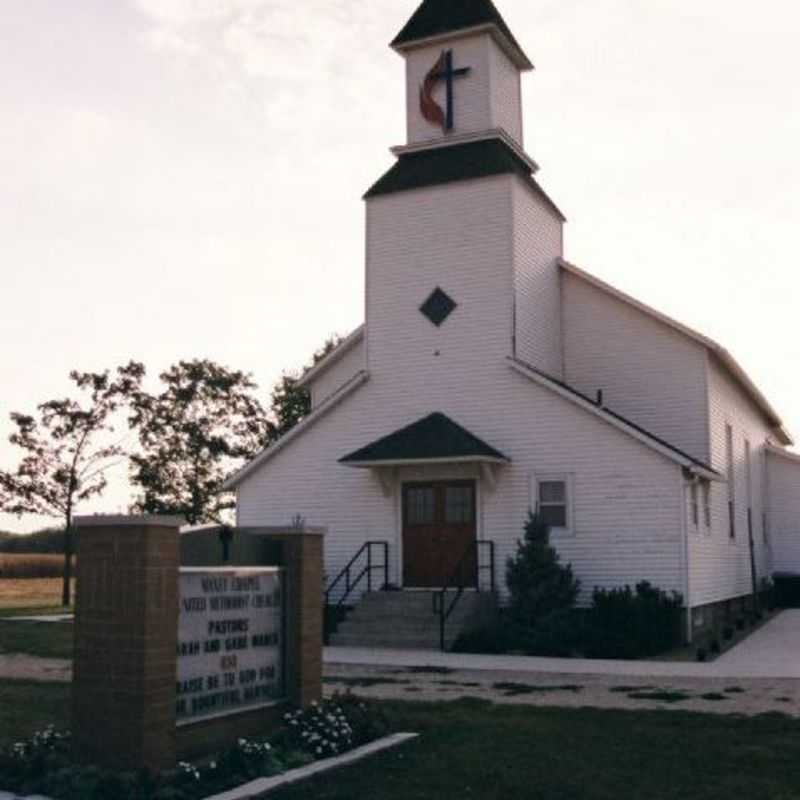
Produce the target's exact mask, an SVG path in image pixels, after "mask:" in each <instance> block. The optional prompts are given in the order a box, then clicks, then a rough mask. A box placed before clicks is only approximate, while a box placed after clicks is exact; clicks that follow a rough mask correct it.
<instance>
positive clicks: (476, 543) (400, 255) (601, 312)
mask: <svg viewBox="0 0 800 800" xmlns="http://www.w3.org/2000/svg"><path fill="white" fill-rule="evenodd" d="M392 47H393V48H394V50H395V51H397V53H399V54H400V55H401V56H402V57H403V58H404V59H405V65H406V105H407V143H406V144H405V145H402V146H399V147H395V148H394V149H393V151H392V152H393V154H394V155H395V156H396V163H395V164H394V166H392V167H391V169H389V171H388V172H387V173H386V174H385V175H384V176H383V177H382V178H380V180H378V181H377V183H375V184H374V186H372V188H371V189H369V191H367V193H366V195H365V202H366V214H367V226H366V236H367V247H366V319H365V323H364V325H363V326H362V327H360V328H359V329H358V330H356V331H355V332H353V333H352V334H351V335H350V336H349V337H348V338H347V339H346V340H345V341H344V342H343V343H342V344H341V345H340V346H339V347H338V349H336V350H335V351H334V352H332V353H331V354H330V355H329V356H328V357H327V358H326V359H324V360H323V361H322V362H321V363H319V364H318V365H317V366H316V367H315V368H314V369H312V370H310V371H309V372H308V373H307V374H306V375H305V377H304V378H303V384H304V385H305V386H306V387H307V388H308V390H309V391H310V393H311V397H312V405H313V410H312V413H311V414H310V416H309V417H307V418H306V419H305V420H304V421H303V422H302V423H301V424H300V425H298V426H297V428H295V429H294V430H293V431H292V432H291V433H290V434H289V435H287V436H286V437H285V438H284V439H283V440H281V441H280V442H279V443H278V444H277V445H275V446H273V447H270V448H269V449H268V450H266V451H264V452H263V453H262V454H261V455H260V456H259V457H257V458H256V459H255V460H254V461H253V462H252V463H250V464H248V465H247V466H246V467H245V468H244V469H242V470H241V471H240V472H239V473H238V474H236V475H235V476H233V477H232V478H231V479H230V481H229V482H228V484H227V488H229V489H235V490H236V493H237V499H238V503H237V508H238V524H239V525H242V526H252V527H257V526H269V525H281V524H284V525H285V524H286V523H287V522H288V521H289V520H291V519H292V518H294V517H295V516H296V515H298V514H300V515H302V516H303V517H304V518H305V519H306V521H307V522H308V523H309V524H312V525H320V526H325V527H327V529H328V535H327V538H326V541H325V570H326V573H327V576H328V579H329V582H331V581H334V580H335V579H336V578H337V576H340V575H341V574H343V573H342V570H344V568H345V567H346V566H347V565H348V564H349V563H350V562H351V561H352V560H353V559H355V558H356V557H357V556H358V557H359V558H361V559H362V561H361V562H360V566H358V569H357V570H356V571H355V572H354V573H353V577H355V575H356V574H357V573H358V572H360V571H361V569H362V568H363V566H365V565H366V564H369V565H371V566H372V567H373V571H374V568H375V566H376V565H378V564H379V565H380V570H379V572H378V573H377V574H376V575H375V576H373V575H372V572H370V576H371V577H372V582H371V588H372V589H373V590H375V589H381V588H384V585H389V586H391V588H393V589H402V590H409V589H415V590H419V589H429V590H430V589H432V588H434V587H443V586H446V585H453V582H454V580H455V576H456V575H458V574H461V575H462V576H463V574H464V569H465V565H466V570H467V573H468V576H469V577H468V580H467V583H468V585H470V586H473V587H475V588H481V589H486V588H488V587H495V588H496V589H497V595H498V597H499V598H500V600H501V601H502V599H503V597H504V595H505V586H504V572H505V569H504V565H505V561H506V559H507V557H508V556H509V555H511V554H512V553H513V552H514V549H515V545H516V542H517V540H518V539H519V538H520V536H521V532H522V527H523V524H524V522H525V519H526V517H527V514H528V510H529V509H532V508H533V509H538V512H539V513H540V514H541V515H542V516H543V517H544V518H545V519H546V521H547V522H548V523H550V525H551V526H552V542H553V544H554V545H555V546H556V547H557V549H558V551H559V552H560V554H561V556H562V559H563V560H564V561H566V562H570V563H571V564H572V565H573V568H574V570H575V572H576V574H577V576H578V577H579V578H580V579H581V582H582V587H583V589H584V591H585V592H586V593H587V594H590V593H591V591H592V589H593V588H594V587H596V586H597V587H606V588H611V587H617V586H624V585H625V584H631V585H634V584H636V583H638V582H639V581H642V580H648V581H650V582H652V583H653V584H656V585H657V586H659V587H660V588H663V589H666V590H675V591H678V592H680V593H681V594H682V596H683V598H684V602H685V605H686V609H687V614H686V622H687V625H686V632H687V638H690V637H691V633H692V630H693V629H697V628H699V627H701V626H703V625H704V624H706V622H705V621H706V620H707V619H708V618H709V617H710V610H711V609H713V608H714V607H718V606H719V604H721V603H724V602H726V601H728V600H731V599H734V598H738V597H742V596H744V595H747V594H749V593H751V592H752V589H753V584H754V580H755V579H760V578H761V577H764V576H768V575H770V574H771V573H772V572H773V571H774V570H776V569H798V568H800V545H798V542H800V536H798V534H797V531H796V529H795V528H794V527H792V526H793V524H794V523H793V522H792V520H793V519H794V515H792V514H789V513H788V511H789V510H791V509H792V508H794V507H796V506H798V498H800V460H798V458H797V457H796V456H793V455H791V454H790V453H788V451H786V450H785V447H786V446H787V445H789V444H791V439H790V437H789V435H788V433H787V432H786V431H785V430H784V427H783V425H782V422H781V420H780V418H779V416H778V414H777V413H776V412H775V410H774V409H773V408H772V407H771V406H770V404H769V403H768V402H767V400H766V399H765V398H764V396H763V395H762V394H761V393H760V392H759V390H758V389H757V388H756V386H755V385H754V384H753V383H752V382H751V380H750V379H749V378H748V377H747V375H746V374H745V373H744V371H743V370H742V369H741V368H740V367H739V365H738V364H737V363H736V361H734V359H733V358H732V357H731V356H730V355H729V354H728V353H727V351H725V350H724V349H723V348H722V347H720V346H719V345H717V344H716V343H714V342H713V341H711V340H709V339H707V338H706V337H704V336H702V335H701V334H699V333H696V332H695V331H692V330H690V329H688V328H687V327H685V326H684V325H681V324H680V323H678V322H675V321H674V320H671V319H669V318H667V317H666V316H664V315H662V314H660V313H658V312H657V311H654V310H653V309H651V308H648V307H647V306H645V305H643V304H642V303H640V302H638V301H636V300H635V299H633V298H631V297H628V296H626V295H625V294H623V293H622V292H620V291H618V290H616V289H614V288H612V287H611V286H609V285H607V284H605V283H603V282H601V281H600V280H598V279H597V278H594V277H593V276H592V275H590V274H588V273H586V272H584V271H583V270H581V269H579V268H578V267H576V266H574V265H572V264H570V263H568V262H567V261H565V260H564V253H563V229H564V224H565V218H564V215H563V214H562V212H561V211H560V210H559V208H558V206H557V205H556V204H555V202H554V201H553V200H552V199H551V198H550V197H549V196H548V195H547V194H546V192H545V191H544V189H543V188H542V187H541V185H540V184H539V182H538V180H537V178H536V175H537V172H538V167H537V165H536V163H535V162H534V160H533V159H532V158H531V156H529V155H528V154H527V153H526V152H525V149H524V142H523V125H522V107H521V92H520V84H521V78H522V75H523V73H525V72H527V71H530V70H531V69H532V64H531V61H530V60H529V58H528V56H527V55H526V53H525V52H524V51H523V49H522V47H521V45H520V44H519V42H518V41H517V39H516V38H515V37H514V35H513V34H512V32H511V30H510V29H509V27H508V26H507V24H506V23H505V22H504V20H503V18H502V17H501V15H500V13H499V12H498V10H497V9H496V8H495V6H494V5H493V4H492V2H491V0H425V2H424V3H423V4H422V5H421V6H420V7H419V8H418V9H417V11H416V12H415V13H414V14H413V16H412V17H411V19H410V20H409V22H408V23H407V24H406V25H405V27H404V28H403V29H402V31H401V32H400V33H399V35H398V36H397V37H396V38H395V40H394V41H393V42H392ZM655 277H656V276H654V278H655ZM459 570H461V572H460V573H459ZM349 583H350V579H349V578H348V579H347V580H345V579H342V580H341V581H340V582H339V584H338V585H337V586H335V587H334V591H333V597H334V599H335V598H336V597H337V596H339V597H340V596H341V595H342V593H345V592H346V591H347V588H348V585H349ZM367 588H368V584H367V582H366V581H362V582H361V583H360V584H359V585H358V587H357V588H356V590H354V591H351V592H350V594H349V595H348V597H347V599H346V602H347V604H348V605H357V604H358V603H359V602H362V603H363V602H368V601H369V598H367V599H366V601H365V600H364V599H363V598H362V594H363V593H364V592H365V591H366V590H367ZM392 594H393V602H392V604H391V606H387V608H391V609H392V613H393V614H395V615H397V616H398V618H401V617H403V615H404V614H405V611H404V608H407V609H409V613H410V609H412V608H414V607H415V606H414V603H415V602H417V604H418V605H419V603H420V601H419V596H420V593H419V592H411V591H403V592H394V593H392ZM404 597H405V598H406V600H405V601H404V599H403V598H404ZM415 597H416V598H417V599H416V600H415ZM404 602H405V603H406V605H405V606H404ZM420 607H424V608H429V604H428V605H427V606H426V605H424V601H423V604H422V606H420ZM428 613H430V612H428ZM387 622H388V623H390V622H391V620H387ZM391 628H392V626H391V624H387V625H384V626H378V630H377V632H376V629H375V626H373V628H372V629H371V631H372V633H371V635H372V638H371V639H368V641H365V642H364V643H374V644H392V643H395V642H394V639H392V633H391ZM412 638H413V637H412ZM408 643H411V639H409V641H408ZM417 643H418V642H417Z"/></svg>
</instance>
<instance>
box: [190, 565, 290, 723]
mask: <svg viewBox="0 0 800 800" xmlns="http://www.w3.org/2000/svg"><path fill="white" fill-rule="evenodd" d="M281 581H282V573H281V572H280V571H279V570H276V569H268V568H264V569H235V568H234V569H182V570H181V575H180V604H181V605H180V618H179V623H178V645H177V649H178V652H177V660H178V669H177V720H178V722H179V723H180V722H183V723H186V722H193V721H197V720H201V719H205V718H208V717H215V716H219V715H221V714H226V713H233V712H238V711H244V710H246V709H248V708H253V707H256V706H260V705H264V704H265V703H270V702H272V701H274V700H278V699H281V698H282V697H283V670H282V664H283V629H282V620H283V593H282V586H281Z"/></svg>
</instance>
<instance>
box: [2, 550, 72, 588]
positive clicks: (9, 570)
mask: <svg viewBox="0 0 800 800" xmlns="http://www.w3.org/2000/svg"><path fill="white" fill-rule="evenodd" d="M63 571H64V556H62V555H58V554H45V553H42V554H27V553H0V581H2V580H7V579H16V580H25V579H31V578H58V577H59V576H60V575H61V574H62V573H63ZM0 591H2V590H1V589H0Z"/></svg>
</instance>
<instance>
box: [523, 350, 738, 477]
mask: <svg viewBox="0 0 800 800" xmlns="http://www.w3.org/2000/svg"><path fill="white" fill-rule="evenodd" d="M508 361H509V364H510V366H511V368H512V369H514V370H515V371H516V372H518V373H520V374H521V375H523V376H525V377H526V378H529V379H530V380H532V381H533V382H534V383H537V384H539V385H540V386H543V387H545V388H546V389H550V390H551V391H553V392H555V393H556V394H558V395H560V396H561V397H563V398H564V399H566V400H569V401H570V402H572V403H573V404H575V405H577V406H579V407H580V408H583V409H584V410H585V411H588V412H589V413H590V414H593V415H594V416H596V417H599V418H600V419H602V420H604V421H605V422H607V423H608V424H610V425H612V426H613V427H615V428H617V430H620V431H622V432H623V433H627V434H628V435H629V436H631V437H633V438H634V439H637V440H638V441H639V442H641V443H642V444H644V445H646V446H647V447H649V448H650V449H651V450H655V451H656V452H658V453H661V455H663V456H666V458H668V459H670V461H674V462H675V463H676V464H678V465H680V466H681V467H683V468H684V469H688V470H689V471H691V472H693V473H696V474H697V475H699V476H700V477H702V478H707V479H708V480H713V481H724V480H725V479H724V477H723V476H722V475H721V474H720V473H719V472H717V471H716V470H715V469H714V468H713V467H711V466H709V465H708V464H706V463H704V462H703V461H700V460H699V459H697V458H695V457H694V456H691V455H689V454H688V453H686V452H684V451H683V450H681V449H680V448H679V447H676V446H675V445H673V444H670V443H669V442H667V441H666V440H665V439H662V438H661V437H659V436H656V435H655V434H654V433H651V432H650V431H648V430H646V429H645V428H643V427H642V426H641V425H637V424H636V423H635V422H631V420H629V419H626V418H625V417H623V416H622V415H621V414H617V413H616V412H614V411H612V410H611V409H609V408H606V407H605V406H602V405H598V404H597V403H596V402H595V401H593V400H592V399H591V398H589V397H587V396H586V395H585V394H583V393H582V392H579V391H578V390H577V389H575V388H574V387H572V386H570V385H569V384H567V383H564V382H563V381H560V380H558V379H556V378H553V377H552V376H550V375H548V374H547V373H545V372H542V371H541V370H540V369H537V368H536V367H534V366H532V365H531V364H527V363H526V362H524V361H522V360H521V359H519V358H514V357H513V356H509V357H508Z"/></svg>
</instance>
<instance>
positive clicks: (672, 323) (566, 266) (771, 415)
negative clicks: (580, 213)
mask: <svg viewBox="0 0 800 800" xmlns="http://www.w3.org/2000/svg"><path fill="white" fill-rule="evenodd" d="M559 266H560V267H561V269H562V270H564V271H565V272H567V273H569V274H570V275H574V276H575V277H577V278H580V279H581V280H583V281H585V282H586V283H589V284H591V285H592V286H594V287H595V288H597V289H600V291H602V292H605V293H606V294H609V295H611V296H612V297H615V298H616V299H617V300H619V301H621V302H623V303H625V304H627V305H629V306H631V307H633V308H635V309H637V310H638V311H641V312H642V313H643V314H646V315H647V316H648V317H651V318H652V319H655V320H657V321H658V322H660V323H662V324H663V325H666V326H667V327H669V328H672V330H674V331H677V332H678V333H680V334H681V335H683V336H685V337H686V338H688V339H692V340H693V341H695V342H697V343H698V344H700V345H702V346H703V347H704V348H706V350H708V351H709V352H710V353H712V354H713V355H714V356H715V357H716V358H717V360H718V361H719V362H720V363H721V364H722V366H723V367H724V368H725V370H726V371H727V372H728V373H729V374H730V375H731V377H733V379H734V380H735V381H736V382H737V383H738V384H739V385H740V386H741V387H742V388H743V389H744V391H745V393H746V394H747V395H748V397H750V399H751V400H752V401H753V403H755V405H756V406H757V407H758V408H759V410H760V411H761V413H762V414H763V415H764V416H765V418H766V419H767V421H768V422H769V424H770V425H771V426H772V428H773V429H774V430H775V434H776V435H777V436H778V438H779V439H780V440H781V442H782V443H783V444H787V445H791V444H794V441H793V440H792V437H791V434H789V432H788V431H787V430H786V429H785V428H784V425H783V420H782V419H781V418H780V416H779V414H778V412H777V411H776V410H775V409H774V408H773V407H772V405H770V403H769V401H768V400H767V398H766V397H764V395H763V394H762V393H761V391H760V390H759V389H758V387H757V386H756V385H755V383H753V381H752V380H751V379H750V376H749V375H748V374H747V373H746V372H745V371H744V369H743V368H742V367H741V365H740V364H739V363H738V362H737V361H736V359H735V358H734V357H733V356H732V355H731V354H730V353H729V352H728V351H727V350H726V349H725V348H724V347H723V346H722V345H720V344H717V342H715V341H714V340H713V339H709V338H708V337H707V336H704V335H703V334H702V333H698V332H697V331H695V330H693V329H692V328H689V327H688V326H687V325H684V324H683V323H681V322H678V321H676V320H674V319H672V318H671V317H668V316H667V315H666V314H662V313H661V312H660V311H656V309H654V308H651V307H650V306H648V305H646V304H645V303H642V302H641V301H639V300H636V299H635V298H634V297H631V296H630V295H628V294H625V292H622V291H620V290H619V289H617V288H615V287H614V286H611V285H610V284H608V283H606V282H605V281H602V280H600V278H597V277H595V276H594V275H592V274H591V273H589V272H586V271H585V270H582V269H580V267H576V266H575V265H574V264H570V263H569V262H568V261H565V260H564V259H559Z"/></svg>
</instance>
